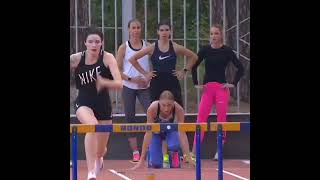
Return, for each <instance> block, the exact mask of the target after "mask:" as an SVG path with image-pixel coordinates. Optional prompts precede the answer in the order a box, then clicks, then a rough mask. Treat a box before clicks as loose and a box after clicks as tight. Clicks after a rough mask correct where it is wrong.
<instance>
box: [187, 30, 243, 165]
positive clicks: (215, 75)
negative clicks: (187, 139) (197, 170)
mask: <svg viewBox="0 0 320 180" xmlns="http://www.w3.org/2000/svg"><path fill="white" fill-rule="evenodd" d="M203 60H205V74H204V80H203V85H202V86H201V85H198V80H197V79H198V77H197V67H198V66H199V64H200V63H201V62H202V61H203ZM230 62H232V63H233V64H234V65H235V67H236V68H237V73H236V75H235V77H234V79H233V82H230V83H229V82H227V81H226V77H225V71H226V67H227V65H228V64H229V63H230ZM243 71H244V70H243V66H242V64H241V62H240V61H239V60H238V58H237V57H236V55H235V54H234V53H233V51H232V49H231V48H230V47H228V46H226V45H224V44H223V37H222V27H221V25H219V24H215V25H213V26H212V27H211V29H210V45H206V46H204V47H202V48H201V49H200V50H199V52H198V61H197V62H196V64H195V65H194V66H193V68H192V79H193V83H194V84H195V86H196V88H201V87H202V88H203V94H202V97H201V101H200V105H199V111H198V112H199V113H198V117H197V122H207V119H208V116H209V114H210V111H211V109H212V106H213V104H215V105H216V111H217V117H218V119H217V120H218V122H225V121H226V116H227V111H228V102H229V96H230V92H229V88H232V87H235V86H236V85H237V83H238V82H239V80H240V78H241V76H242V75H243ZM203 135H204V132H203V131H202V132H201V136H200V142H202V140H203ZM195 139H196V138H194V143H193V149H192V153H193V154H194V152H195V147H196V146H195ZM225 141H226V132H223V144H224V143H225ZM217 158H218V157H217V153H216V155H215V158H214V159H217Z"/></svg>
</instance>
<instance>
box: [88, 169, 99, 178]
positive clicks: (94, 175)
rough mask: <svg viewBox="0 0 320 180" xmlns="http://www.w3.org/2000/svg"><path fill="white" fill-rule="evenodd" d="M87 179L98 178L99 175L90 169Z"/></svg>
mask: <svg viewBox="0 0 320 180" xmlns="http://www.w3.org/2000/svg"><path fill="white" fill-rule="evenodd" d="M87 180H97V176H96V174H95V173H94V172H93V171H90V172H89V173H88V179H87Z"/></svg>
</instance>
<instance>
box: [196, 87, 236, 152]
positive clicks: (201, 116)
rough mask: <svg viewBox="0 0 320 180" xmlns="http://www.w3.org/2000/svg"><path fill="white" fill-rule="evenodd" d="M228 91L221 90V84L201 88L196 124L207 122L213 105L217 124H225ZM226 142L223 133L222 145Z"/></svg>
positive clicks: (202, 133) (201, 138) (224, 133)
mask: <svg viewBox="0 0 320 180" xmlns="http://www.w3.org/2000/svg"><path fill="white" fill-rule="evenodd" d="M229 97H230V91H229V89H228V88H222V84H220V83H217V82H209V83H207V84H205V85H204V86H203V94H202V96H201V101H200V105H199V111H198V112H199V113H198V117H197V122H207V119H208V116H209V114H210V112H211V109H212V106H213V104H216V112H217V117H218V122H225V121H226V119H227V110H228V102H229ZM203 135H204V131H201V135H200V142H202V140H203ZM225 141H226V132H223V144H224V143H225ZM193 145H194V146H195V145H196V134H194V141H193Z"/></svg>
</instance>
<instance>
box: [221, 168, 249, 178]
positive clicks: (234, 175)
mask: <svg viewBox="0 0 320 180" xmlns="http://www.w3.org/2000/svg"><path fill="white" fill-rule="evenodd" d="M216 170H217V171H218V169H216ZM223 172H224V173H226V174H229V175H231V176H233V177H236V178H239V179H243V180H249V179H247V178H245V177H242V176H239V175H236V174H234V173H231V172H228V171H225V170H223Z"/></svg>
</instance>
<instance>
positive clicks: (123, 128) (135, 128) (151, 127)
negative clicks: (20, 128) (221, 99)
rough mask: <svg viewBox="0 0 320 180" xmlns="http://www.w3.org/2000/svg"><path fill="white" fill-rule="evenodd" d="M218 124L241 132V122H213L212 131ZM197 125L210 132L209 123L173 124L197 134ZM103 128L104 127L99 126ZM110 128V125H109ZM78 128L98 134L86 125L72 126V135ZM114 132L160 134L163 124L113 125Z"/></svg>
mask: <svg viewBox="0 0 320 180" xmlns="http://www.w3.org/2000/svg"><path fill="white" fill-rule="evenodd" d="M218 124H221V125H222V130H223V131H240V122H219V123H217V122H211V123H210V128H209V130H210V131H217V129H218ZM197 125H200V127H201V130H202V131H208V128H207V125H208V124H207V123H179V124H178V123H172V127H178V129H177V130H178V131H185V132H195V131H196V127H197ZM98 126H103V125H98ZM109 126H110V125H109ZM73 127H77V133H87V132H96V126H95V125H86V124H71V125H70V133H72V128H73ZM112 128H113V131H112V132H117V133H119V132H146V131H152V132H159V131H160V129H161V124H159V123H148V124H146V123H135V124H112Z"/></svg>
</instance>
